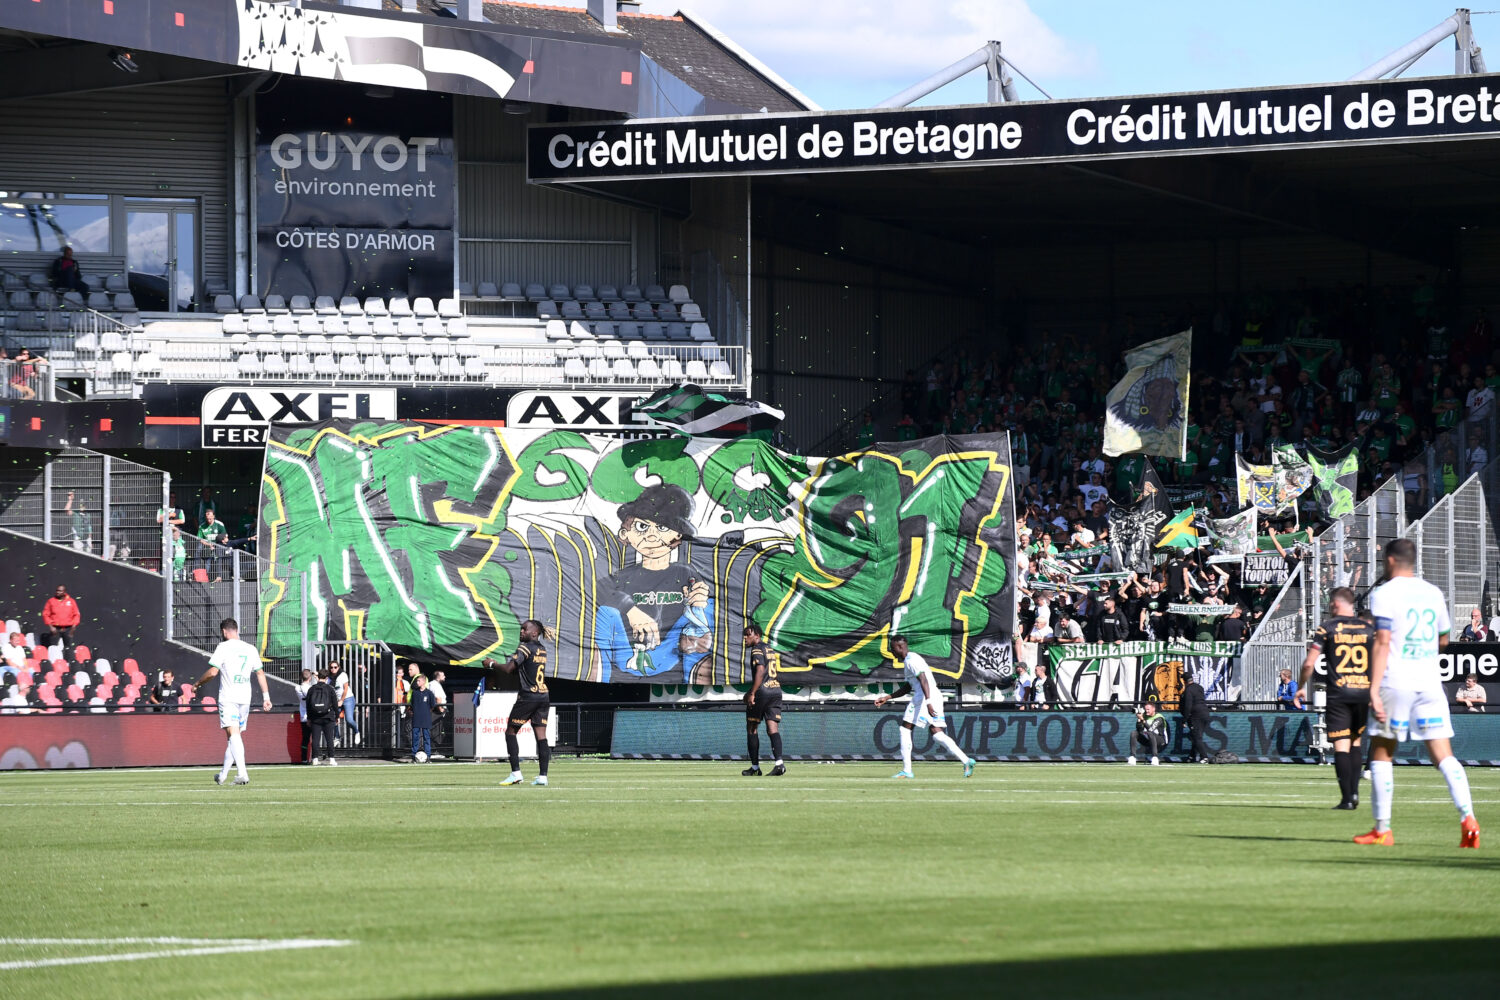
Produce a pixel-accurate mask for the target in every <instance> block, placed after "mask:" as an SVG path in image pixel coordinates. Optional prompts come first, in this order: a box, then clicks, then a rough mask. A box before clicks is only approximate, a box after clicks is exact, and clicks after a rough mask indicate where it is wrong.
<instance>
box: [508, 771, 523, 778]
mask: <svg viewBox="0 0 1500 1000" xmlns="http://www.w3.org/2000/svg"><path fill="white" fill-rule="evenodd" d="M510 776H511V777H512V778H519V777H521V772H520V771H512V772H510Z"/></svg>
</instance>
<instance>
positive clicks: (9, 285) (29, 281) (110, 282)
mask: <svg viewBox="0 0 1500 1000" xmlns="http://www.w3.org/2000/svg"><path fill="white" fill-rule="evenodd" d="M83 283H84V285H85V286H86V287H87V288H88V290H89V291H90V292H109V293H111V294H114V293H116V292H128V291H130V283H129V282H128V281H127V280H126V279H125V275H123V274H111V275H105V276H100V275H97V274H85V275H84V276H83ZM25 290H29V291H33V292H50V291H52V290H53V288H52V279H51V278H49V277H47V275H45V274H42V273H41V272H40V271H36V272H32V273H31V274H26V275H20V274H16V273H15V272H13V271H6V272H4V273H0V291H6V292H19V291H25Z"/></svg>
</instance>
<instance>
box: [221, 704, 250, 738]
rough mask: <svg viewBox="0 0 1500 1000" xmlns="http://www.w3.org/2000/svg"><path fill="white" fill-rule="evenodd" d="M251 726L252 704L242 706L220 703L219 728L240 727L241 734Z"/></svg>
mask: <svg viewBox="0 0 1500 1000" xmlns="http://www.w3.org/2000/svg"><path fill="white" fill-rule="evenodd" d="M249 724H250V703H249V702H245V703H244V704H242V705H231V704H227V703H225V702H222V701H221V702H219V728H220V729H228V728H229V727H230V726H238V727H239V729H240V732H242V733H243V732H244V731H245V727H246V726H248V725H249Z"/></svg>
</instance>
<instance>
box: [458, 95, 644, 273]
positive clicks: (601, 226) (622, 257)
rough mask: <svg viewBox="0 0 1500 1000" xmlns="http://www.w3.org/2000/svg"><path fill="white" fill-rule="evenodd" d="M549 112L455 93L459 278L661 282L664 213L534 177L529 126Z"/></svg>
mask: <svg viewBox="0 0 1500 1000" xmlns="http://www.w3.org/2000/svg"><path fill="white" fill-rule="evenodd" d="M540 115H541V112H539V111H534V112H533V113H532V114H531V115H508V114H506V113H505V112H504V110H503V102H500V101H493V100H481V99H479V98H468V97H458V98H455V100H454V128H455V137H456V138H455V144H456V146H457V149H458V159H459V168H458V234H459V240H460V243H459V277H460V278H461V279H462V280H464V281H469V282H473V283H475V284H477V283H478V282H481V281H493V282H496V283H497V284H498V283H501V282H506V281H516V282H520V283H521V284H523V285H524V284H526V283H527V282H532V281H540V282H542V283H543V284H551V283H553V282H565V283H567V284H569V285H574V284H578V283H580V282H586V283H589V284H595V285H597V284H602V283H610V284H624V283H626V282H629V281H632V280H634V281H636V282H637V283H639V284H642V285H646V284H650V283H652V282H654V281H656V280H657V273H658V270H657V268H658V232H657V230H658V225H659V223H658V220H657V216H656V213H654V212H649V211H645V210H642V209H637V208H632V207H631V206H628V205H622V204H618V203H616V202H612V201H607V200H605V199H603V198H591V197H589V196H587V195H581V194H575V193H573V192H569V191H561V190H558V189H556V188H551V187H547V186H543V185H531V184H527V183H526V126H527V124H528V123H529V122H531V121H540V120H542V119H541V118H540V117H539V116H540ZM632 267H634V269H635V270H634V273H632Z"/></svg>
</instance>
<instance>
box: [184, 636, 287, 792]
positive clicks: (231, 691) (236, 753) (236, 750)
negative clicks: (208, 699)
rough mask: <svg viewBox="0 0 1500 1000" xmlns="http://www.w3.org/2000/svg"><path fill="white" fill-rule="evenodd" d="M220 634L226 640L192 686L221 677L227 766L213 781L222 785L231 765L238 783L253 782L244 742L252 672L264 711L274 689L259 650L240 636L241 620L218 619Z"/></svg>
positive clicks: (269, 708)
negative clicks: (267, 682)
mask: <svg viewBox="0 0 1500 1000" xmlns="http://www.w3.org/2000/svg"><path fill="white" fill-rule="evenodd" d="M219 634H220V635H222V636H223V637H224V641H223V642H221V643H219V644H218V646H216V647H214V654H213V655H212V656H210V657H209V658H208V669H207V670H205V671H204V672H203V676H202V677H200V678H198V683H196V684H194V685H193V687H194V688H195V689H196V688H201V687H202V686H203V685H204V684H206V683H208V681H209V680H210V679H211V678H214V677H217V678H219V728H221V729H223V730H224V735H225V736H226V737H228V738H229V744H228V746H226V747H225V748H224V766H223V767H222V768H220V769H219V773H218V774H216V775H214V784H217V785H222V784H224V782H225V780H226V779H228V777H229V768H230V767H234V768H235V769H236V771H238V775H237V776H236V777H235V779H234V783H235V784H236V785H248V784H250V775H249V773H248V772H247V771H246V770H245V741H244V739H243V738H242V737H241V735H240V734H241V733H243V732H244V731H245V727H246V726H248V725H249V724H250V675H251V674H254V675H255V676H256V679H257V680H259V681H260V704H261V708H262V710H264V711H267V712H269V711H270V710H271V692H270V690H269V689H268V688H267V687H266V672H265V669H264V668H263V666H262V665H261V662H260V653H258V652H256V649H255V647H254V646H252V645H250V644H249V643H248V642H246V641H245V640H243V639H241V638H240V625H239V622H237V621H235V620H234V619H233V618H226V619H224V620H223V621H221V622H219Z"/></svg>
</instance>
